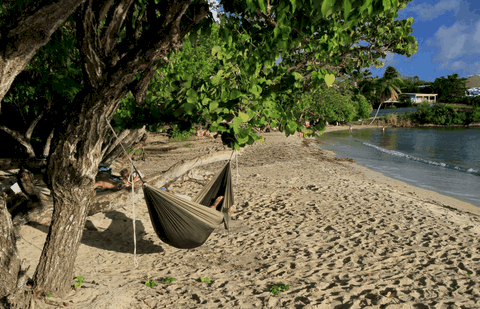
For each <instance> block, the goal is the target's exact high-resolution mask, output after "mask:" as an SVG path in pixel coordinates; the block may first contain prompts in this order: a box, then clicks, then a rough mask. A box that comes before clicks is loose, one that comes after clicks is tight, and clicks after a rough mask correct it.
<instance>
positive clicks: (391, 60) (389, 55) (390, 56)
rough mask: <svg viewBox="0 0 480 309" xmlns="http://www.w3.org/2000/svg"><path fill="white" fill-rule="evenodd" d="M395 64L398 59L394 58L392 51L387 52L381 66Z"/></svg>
mask: <svg viewBox="0 0 480 309" xmlns="http://www.w3.org/2000/svg"><path fill="white" fill-rule="evenodd" d="M396 64H398V61H397V60H396V59H395V54H394V53H387V56H386V57H385V60H383V68H386V67H388V66H389V65H391V66H392V67H394V66H395V65H396Z"/></svg>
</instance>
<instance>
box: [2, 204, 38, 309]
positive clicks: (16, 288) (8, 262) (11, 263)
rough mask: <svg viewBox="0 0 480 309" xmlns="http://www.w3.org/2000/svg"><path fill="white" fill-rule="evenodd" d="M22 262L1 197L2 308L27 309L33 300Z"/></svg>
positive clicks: (8, 215)
mask: <svg viewBox="0 0 480 309" xmlns="http://www.w3.org/2000/svg"><path fill="white" fill-rule="evenodd" d="M22 264H23V263H21V262H20V259H19V257H18V252H17V245H16V238H15V233H14V230H13V224H12V219H11V217H10V214H9V213H8V210H7V207H6V203H5V199H4V198H3V196H0V308H3V307H6V308H27V307H28V305H29V304H30V302H31V301H33V298H32V292H31V289H29V288H28V287H27V285H26V283H27V277H26V269H25V268H24V267H23V265H22Z"/></svg>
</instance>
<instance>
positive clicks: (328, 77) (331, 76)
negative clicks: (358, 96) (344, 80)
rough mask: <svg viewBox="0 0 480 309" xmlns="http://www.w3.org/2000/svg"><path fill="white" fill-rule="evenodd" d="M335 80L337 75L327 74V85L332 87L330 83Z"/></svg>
mask: <svg viewBox="0 0 480 309" xmlns="http://www.w3.org/2000/svg"><path fill="white" fill-rule="evenodd" d="M334 81H335V75H333V74H327V75H325V83H326V84H327V86H329V87H330V85H331V84H333V82H334Z"/></svg>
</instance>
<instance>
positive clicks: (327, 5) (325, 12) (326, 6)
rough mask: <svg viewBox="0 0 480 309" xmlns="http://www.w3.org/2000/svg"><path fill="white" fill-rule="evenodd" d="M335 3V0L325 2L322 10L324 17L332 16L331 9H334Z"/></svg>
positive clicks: (325, 0) (324, 0)
mask: <svg viewBox="0 0 480 309" xmlns="http://www.w3.org/2000/svg"><path fill="white" fill-rule="evenodd" d="M333 2H334V0H323V3H322V9H321V10H322V14H323V16H327V15H330V13H331V9H332V7H333Z"/></svg>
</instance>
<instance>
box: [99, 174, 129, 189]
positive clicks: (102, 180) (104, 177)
mask: <svg viewBox="0 0 480 309" xmlns="http://www.w3.org/2000/svg"><path fill="white" fill-rule="evenodd" d="M93 188H94V189H98V190H113V191H118V190H121V189H123V183H121V182H118V181H115V180H113V179H111V178H110V176H109V175H108V174H105V173H99V175H98V176H97V177H96V181H95V184H94V185H93Z"/></svg>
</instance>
